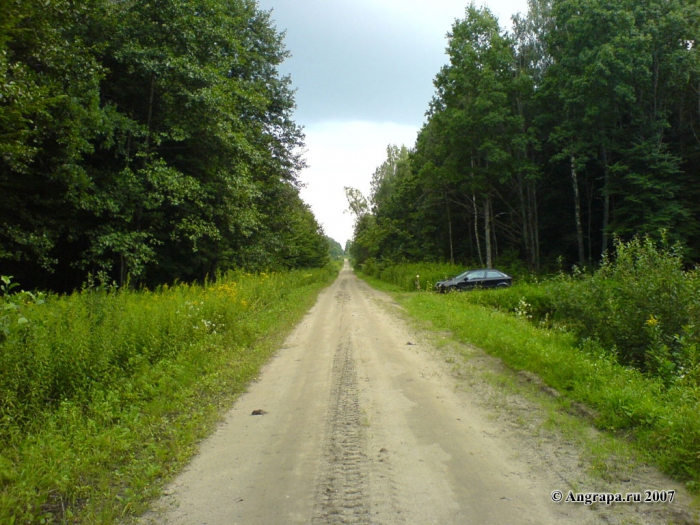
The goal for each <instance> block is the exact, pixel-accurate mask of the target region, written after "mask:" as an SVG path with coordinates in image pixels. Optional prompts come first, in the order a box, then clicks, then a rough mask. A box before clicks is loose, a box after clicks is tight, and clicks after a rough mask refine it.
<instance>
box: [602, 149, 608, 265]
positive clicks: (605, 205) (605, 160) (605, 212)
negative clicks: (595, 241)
mask: <svg viewBox="0 0 700 525" xmlns="http://www.w3.org/2000/svg"><path fill="white" fill-rule="evenodd" d="M602 153H603V245H602V246H601V248H600V251H601V252H602V253H605V252H606V251H608V242H610V241H609V238H608V224H609V223H610V170H609V169H608V152H607V150H606V149H605V146H603V151H602Z"/></svg>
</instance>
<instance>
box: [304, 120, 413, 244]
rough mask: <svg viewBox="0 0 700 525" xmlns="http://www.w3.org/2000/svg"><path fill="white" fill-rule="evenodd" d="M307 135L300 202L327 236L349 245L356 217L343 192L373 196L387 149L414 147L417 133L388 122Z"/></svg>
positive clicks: (328, 125)
mask: <svg viewBox="0 0 700 525" xmlns="http://www.w3.org/2000/svg"><path fill="white" fill-rule="evenodd" d="M305 132H306V146H307V154H306V159H307V162H308V164H309V167H308V168H307V169H305V170H304V171H303V172H302V173H301V176H300V179H301V181H302V182H303V183H304V184H305V185H306V187H305V188H303V189H302V190H301V196H302V198H303V199H304V200H305V201H306V202H307V203H308V204H309V205H310V206H311V209H312V210H313V212H314V215H316V218H317V220H318V221H319V222H320V223H321V225H322V226H323V228H324V230H325V232H326V235H329V236H330V237H332V238H334V239H335V240H336V241H338V242H339V243H341V244H342V245H343V246H344V245H345V241H347V240H348V239H350V238H351V237H352V225H353V217H352V216H351V215H350V214H348V213H344V212H345V210H346V209H347V207H348V203H347V200H346V198H345V190H344V187H345V186H352V187H354V188H357V189H359V190H360V191H362V193H364V194H365V195H368V194H369V188H370V180H371V179H372V174H373V173H374V170H375V169H376V168H377V167H378V166H379V165H380V164H381V163H382V162H384V160H385V159H386V147H387V146H388V145H389V144H397V145H401V144H404V145H406V146H408V147H412V146H413V145H414V143H415V140H416V134H417V133H418V129H417V128H416V127H414V126H403V125H399V124H393V123H386V122H363V121H352V122H322V123H319V124H315V125H312V126H309V127H307V128H306V130H305Z"/></svg>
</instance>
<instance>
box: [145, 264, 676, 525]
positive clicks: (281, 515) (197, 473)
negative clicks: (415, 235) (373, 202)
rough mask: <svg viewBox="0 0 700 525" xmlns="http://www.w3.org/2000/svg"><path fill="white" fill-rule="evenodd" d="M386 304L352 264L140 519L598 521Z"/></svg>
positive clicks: (249, 522) (209, 522) (271, 524)
mask: <svg viewBox="0 0 700 525" xmlns="http://www.w3.org/2000/svg"><path fill="white" fill-rule="evenodd" d="M387 300H388V299H387V297H386V296H384V295H383V294H380V293H379V292H376V291H374V290H372V289H371V288H369V287H368V286H367V285H366V284H365V283H363V282H362V281H360V280H358V279H357V278H356V277H355V276H354V275H353V274H352V272H351V271H350V269H349V268H348V267H347V266H346V268H345V269H344V270H343V271H342V272H341V274H340V277H339V278H338V280H337V281H336V282H335V283H334V284H333V285H332V286H331V287H330V288H328V289H327V290H325V291H324V292H323V293H322V294H321V295H320V297H319V299H318V302H317V303H316V305H315V306H314V308H312V310H311V311H310V312H309V313H308V315H307V316H306V317H305V319H304V320H303V321H302V322H301V323H300V325H299V326H298V327H297V328H296V329H295V331H294V332H293V333H292V334H291V335H290V337H289V338H288V339H287V341H286V343H285V345H284V347H283V348H282V349H281V350H280V351H279V353H278V355H277V356H276V357H275V358H274V359H273V360H272V361H271V362H270V363H269V364H268V365H267V366H266V367H265V369H264V370H263V372H262V374H261V376H260V379H259V381H258V382H256V383H254V384H253V385H251V387H250V389H249V392H248V393H247V394H245V395H244V396H242V397H241V398H240V399H239V401H238V402H237V404H236V406H235V407H234V408H233V410H231V411H230V413H229V414H228V415H227V417H226V419H225V421H224V422H223V423H222V424H221V425H220V427H219V428H218V430H217V431H216V432H215V433H214V434H213V435H212V436H211V437H210V438H209V439H208V440H206V441H205V442H204V443H203V444H202V446H201V451H200V454H199V455H198V456H197V457H196V458H195V459H194V460H193V461H192V463H191V464H190V466H189V467H188V468H187V469H186V470H185V472H184V473H183V474H181V475H180V476H179V477H178V478H177V479H176V480H175V481H174V483H173V484H172V485H171V486H170V487H169V488H168V489H167V491H166V495H165V496H164V497H163V498H162V500H161V501H160V502H158V504H157V505H156V507H155V510H154V511H153V512H151V513H149V514H148V515H147V516H146V517H144V518H143V520H142V521H143V522H144V523H163V524H165V523H167V524H178V525H180V524H181V525H203V524H206V525H232V524H241V525H257V524H260V525H275V524H280V525H282V524H336V523H343V524H392V525H393V524H408V525H422V524H431V523H434V524H440V525H450V524H460V525H463V524H471V523H473V524H509V525H518V524H530V523H532V524H538V525H544V524H549V523H552V524H553V523H558V524H559V523H564V524H566V523H577V524H580V523H600V518H601V513H600V512H599V511H595V510H592V509H591V507H590V506H583V505H574V504H563V503H560V504H555V503H552V502H551V499H550V494H551V492H552V491H553V490H555V489H559V490H562V491H565V492H566V491H568V490H569V489H570V488H571V487H569V486H566V485H565V483H564V482H563V479H562V475H561V474H560V472H561V468H566V467H563V466H557V465H554V468H553V466H552V464H547V465H545V464H538V463H537V462H536V461H533V459H532V455H531V454H530V451H529V448H530V446H531V445H530V444H528V443H522V442H520V443H519V442H518V441H517V440H513V439H512V438H508V436H506V435H504V432H503V428H502V427H503V425H499V424H498V422H496V421H493V420H492V418H491V417H490V416H491V414H490V413H489V412H488V411H487V410H486V409H485V408H484V406H483V405H480V404H479V403H478V402H476V401H475V400H473V399H470V397H469V395H468V393H465V392H464V391H463V390H460V389H456V388H455V380H454V377H452V375H451V374H449V372H448V368H447V366H446V365H445V362H444V359H442V360H440V359H438V357H437V354H436V353H435V352H434V351H431V350H430V349H429V348H426V345H425V344H422V343H420V342H419V340H418V339H416V335H415V334H414V333H412V332H411V330H410V329H409V328H408V327H407V326H406V325H405V323H404V322H403V321H402V320H401V319H400V317H399V316H398V315H397V314H396V312H395V311H394V312H392V310H391V308H388V307H387V306H386V305H382V304H380V303H382V302H384V303H386V302H387ZM254 411H262V413H261V415H252V414H253V412H254ZM518 443H519V444H518ZM533 443H534V442H533ZM558 469H559V470H558ZM581 488H582V487H579V489H581ZM583 488H585V487H583ZM657 488H663V487H657ZM608 522H617V521H616V520H613V521H608ZM626 522H628V521H626ZM629 522H636V520H632V521H629Z"/></svg>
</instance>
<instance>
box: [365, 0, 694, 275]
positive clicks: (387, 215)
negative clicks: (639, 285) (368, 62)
mask: <svg viewBox="0 0 700 525" xmlns="http://www.w3.org/2000/svg"><path fill="white" fill-rule="evenodd" d="M528 5H529V10H528V13H527V14H526V15H525V16H517V17H515V19H514V24H513V28H512V30H511V31H508V32H507V31H505V30H503V29H502V28H501V27H500V26H499V24H498V21H497V20H496V18H495V17H494V16H493V14H492V13H491V12H490V11H489V10H488V9H487V8H477V7H476V6H475V5H470V6H468V7H467V9H466V11H465V15H464V17H463V18H462V19H458V20H456V21H455V23H454V24H453V26H452V30H451V31H450V33H449V34H448V45H447V53H448V57H449V62H448V63H447V64H446V65H444V66H443V67H442V68H441V70H440V71H439V72H438V73H437V75H436V77H435V81H434V84H435V95H434V97H433V100H432V101H431V103H430V106H429V108H428V111H427V117H428V119H427V122H426V123H425V125H424V126H423V128H422V130H421V131H420V133H419V135H418V138H417V141H416V143H415V145H414V146H413V147H412V148H411V149H405V148H404V150H405V151H406V152H407V156H406V158H405V159H401V161H400V162H399V161H397V152H398V151H399V149H398V148H396V147H395V146H390V147H389V148H388V150H387V160H386V161H385V163H384V164H383V165H382V166H380V167H379V168H378V169H377V172H376V173H375V180H374V182H373V189H372V195H371V196H370V197H369V199H366V204H365V209H364V211H363V213H362V214H361V216H360V215H357V217H358V222H357V227H356V230H355V238H354V239H353V243H354V244H356V246H355V248H354V249H355V252H356V253H355V254H354V255H353V257H355V259H356V261H357V262H358V264H361V263H362V262H364V260H365V259H367V258H373V259H375V260H376V261H384V263H383V264H389V263H404V262H420V261H428V262H433V261H449V262H451V263H455V262H467V261H475V262H476V263H477V264H476V265H478V266H496V267H502V266H503V261H504V260H507V261H508V262H509V263H510V262H512V261H514V258H517V259H518V260H519V261H521V262H522V265H523V266H524V267H525V268H527V269H528V270H530V271H533V272H538V271H541V270H543V269H545V270H552V269H556V266H557V261H558V260H562V261H564V266H569V265H570V263H573V262H575V263H576V264H577V265H578V266H579V267H584V266H591V267H592V266H593V265H594V263H595V261H597V260H599V259H600V257H601V256H602V255H603V254H604V253H605V252H606V251H608V250H609V249H610V248H611V246H612V239H613V238H614V237H615V236H618V237H619V238H621V239H623V240H629V239H631V238H632V237H633V236H634V235H635V234H648V235H650V236H652V237H654V238H656V239H658V238H659V237H660V233H659V232H660V231H662V230H665V231H666V235H667V237H668V239H669V240H670V241H671V242H676V241H678V242H681V244H682V245H683V246H685V247H686V251H685V257H686V260H691V261H696V260H697V258H698V254H700V229H699V228H698V224H699V221H698V217H699V216H700V207H699V206H698V202H700V198H699V196H700V186H699V185H698V180H700V177H698V174H699V172H698V169H699V168H698V166H700V163H699V162H698V159H699V158H700V142H699V141H698V140H697V137H698V130H697V129H696V128H697V125H696V123H697V118H698V111H699V108H698V106H697V104H691V103H689V101H691V100H697V91H698V85H700V61H699V60H698V46H697V45H696V43H697V42H698V38H699V36H700V12H699V11H698V9H700V7H699V6H698V4H697V2H684V1H681V0H671V1H666V0H641V1H640V0H634V1H633V0H622V1H618V0H529V2H528ZM404 150H401V151H404ZM393 166H395V167H396V169H394V170H392V169H387V168H388V167H393ZM399 168H400V169H399ZM384 181H386V182H384Z"/></svg>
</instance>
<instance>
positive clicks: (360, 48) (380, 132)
mask: <svg viewBox="0 0 700 525" xmlns="http://www.w3.org/2000/svg"><path fill="white" fill-rule="evenodd" d="M258 3H259V5H260V7H261V8H262V9H265V10H270V9H272V19H273V21H274V24H275V25H276V26H277V29H278V30H279V31H286V37H285V44H286V47H287V49H288V50H289V51H290V52H291V54H292V56H291V58H289V59H287V60H286V61H285V63H284V64H283V66H282V68H281V72H282V73H283V74H289V75H290V76H291V77H292V83H293V85H294V87H295V88H296V90H297V91H296V102H297V110H296V112H295V114H294V120H295V121H296V122H297V124H299V125H301V126H304V130H305V133H306V149H307V152H306V159H307V162H308V164H309V167H308V168H307V169H306V170H304V171H303V172H302V173H301V180H302V182H303V183H304V184H305V185H306V187H305V188H304V189H302V191H301V196H302V198H303V199H304V200H305V201H306V202H308V203H309V204H310V205H311V209H312V210H313V212H314V214H315V215H316V218H317V219H318V221H319V222H320V223H321V224H322V226H323V228H324V230H325V232H326V234H327V235H329V236H330V237H332V238H334V239H335V240H337V241H338V242H340V243H341V244H342V245H343V246H345V241H346V240H348V239H350V238H351V237H352V224H353V219H352V217H351V216H350V215H349V214H347V213H345V210H346V209H347V201H346V199H345V192H344V190H343V188H344V187H345V186H353V187H355V188H358V189H359V190H361V191H362V192H363V193H364V194H368V193H369V181H370V179H371V177H372V173H373V172H374V170H375V169H376V168H377V166H379V165H380V164H381V163H382V162H383V161H384V160H385V158H386V147H387V145H389V144H397V145H401V144H405V145H406V146H409V147H411V146H413V145H414V143H415V139H416V135H417V133H418V130H419V129H420V127H421V126H422V124H423V122H424V121H425V112H426V110H427V109H428V103H429V102H430V99H431V98H432V96H433V91H434V89H433V84H432V81H433V79H434V78H435V75H436V74H437V72H438V71H439V70H440V68H441V67H442V66H443V65H445V64H446V63H447V55H446V54H445V47H446V46H447V40H446V34H447V32H448V31H449V30H450V28H451V26H452V23H453V22H454V20H455V19H457V18H464V12H465V7H466V6H467V5H468V4H469V1H467V0H258ZM476 4H477V5H486V6H488V7H489V9H491V11H492V12H493V13H494V14H495V15H496V16H498V18H499V20H500V22H501V26H502V27H508V28H509V27H510V17H511V15H513V14H515V13H517V12H525V11H526V10H527V0H489V1H485V2H476Z"/></svg>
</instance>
